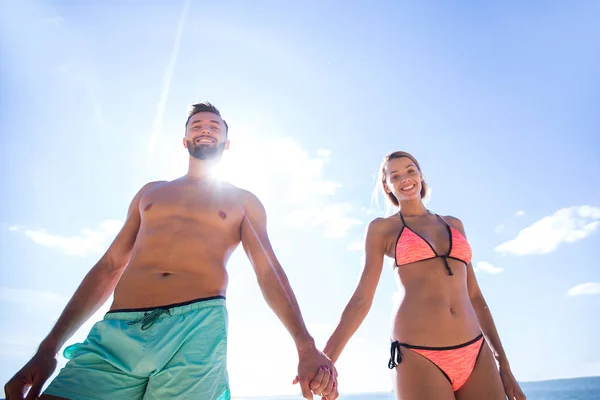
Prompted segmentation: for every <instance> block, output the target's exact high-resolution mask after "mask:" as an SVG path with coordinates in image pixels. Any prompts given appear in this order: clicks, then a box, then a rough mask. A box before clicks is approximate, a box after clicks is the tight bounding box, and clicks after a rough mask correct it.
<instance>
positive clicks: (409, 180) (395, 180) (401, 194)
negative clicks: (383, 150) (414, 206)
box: [385, 157, 423, 202]
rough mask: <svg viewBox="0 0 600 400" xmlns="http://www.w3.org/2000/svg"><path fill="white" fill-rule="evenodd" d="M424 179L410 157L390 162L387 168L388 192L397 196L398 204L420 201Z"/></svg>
mask: <svg viewBox="0 0 600 400" xmlns="http://www.w3.org/2000/svg"><path fill="white" fill-rule="evenodd" d="M422 181H423V177H422V175H421V172H420V171H419V169H418V168H417V166H416V165H415V163H414V162H413V161H412V160H411V159H410V158H408V157H400V158H394V159H392V160H389V161H388V163H387V165H386V168H385V183H386V185H385V186H386V191H387V192H388V193H392V194H393V195H394V196H396V199H397V200H398V202H401V201H406V200H415V199H417V200H420V199H421V187H422V184H423V183H422Z"/></svg>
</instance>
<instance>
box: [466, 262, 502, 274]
mask: <svg viewBox="0 0 600 400" xmlns="http://www.w3.org/2000/svg"><path fill="white" fill-rule="evenodd" d="M473 270H474V271H475V272H487V273H488V274H492V275H494V274H499V273H500V272H502V271H504V268H500V267H495V266H493V265H492V264H490V263H489V262H487V261H479V262H477V264H476V265H475V267H474V268H473Z"/></svg>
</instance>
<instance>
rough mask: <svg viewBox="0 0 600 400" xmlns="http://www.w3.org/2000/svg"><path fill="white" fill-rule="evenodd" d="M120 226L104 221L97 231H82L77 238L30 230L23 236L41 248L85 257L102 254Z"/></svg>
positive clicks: (110, 221)
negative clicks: (55, 249)
mask: <svg viewBox="0 0 600 400" xmlns="http://www.w3.org/2000/svg"><path fill="white" fill-rule="evenodd" d="M122 226H123V223H122V222H121V221H116V220H105V221H102V222H101V223H100V227H99V229H89V228H86V229H83V230H82V231H81V235H79V236H59V235H53V234H50V233H48V232H45V231H43V230H30V229H27V230H25V235H27V236H28V237H29V238H31V240H33V241H34V242H35V243H38V244H41V245H42V246H45V247H50V248H57V249H60V250H62V251H64V252H65V253H66V254H68V255H71V256H81V257H85V256H87V255H88V254H90V253H94V254H101V253H103V252H104V251H105V250H106V248H107V247H108V244H109V243H108V242H109V240H112V239H113V238H114V236H115V235H116V234H117V233H118V232H119V230H120V229H121V227H122Z"/></svg>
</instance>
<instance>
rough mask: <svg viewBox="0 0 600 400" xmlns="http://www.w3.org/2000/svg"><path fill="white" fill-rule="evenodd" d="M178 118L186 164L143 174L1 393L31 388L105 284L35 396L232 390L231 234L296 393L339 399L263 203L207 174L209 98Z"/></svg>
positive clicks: (213, 139)
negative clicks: (102, 310)
mask: <svg viewBox="0 0 600 400" xmlns="http://www.w3.org/2000/svg"><path fill="white" fill-rule="evenodd" d="M185 126H186V135H185V138H184V139H183V145H184V147H185V148H187V150H188V152H189V154H190V158H189V169H188V173H187V174H186V175H185V176H183V177H181V178H179V179H176V180H174V181H170V182H152V183H148V184H146V185H145V186H144V187H142V188H141V189H140V191H139V192H138V193H137V194H136V196H135V197H134V199H133V201H132V202H131V205H130V207H129V212H128V214H127V219H126V221H125V223H124V225H123V228H122V229H121V231H120V232H119V233H118V234H117V236H116V237H115V239H114V241H113V242H112V244H111V245H110V247H109V248H108V250H107V251H106V253H105V254H104V255H103V256H102V257H101V258H100V260H99V261H98V263H97V264H96V265H95V266H94V267H93V268H92V269H91V270H90V272H89V273H88V274H87V275H86V277H85V278H84V280H83V282H82V283H81V285H80V286H79V288H78V289H77V290H76V291H75V293H74V295H73V297H72V298H71V300H70V301H69V303H68V304H67V306H66V308H65V310H64V311H63V313H62V315H61V316H60V318H59V319H58V321H57V322H56V325H55V326H54V328H53V329H52V330H51V332H50V333H49V335H48V336H47V337H46V338H45V339H44V340H43V341H42V343H41V345H40V346H39V349H38V351H37V352H36V354H35V355H34V356H33V358H32V359H31V360H30V361H29V362H28V363H27V364H26V365H25V366H24V367H23V368H22V369H21V370H20V371H19V372H17V373H16V374H15V376H14V377H13V378H12V379H11V380H10V381H9V382H8V383H7V384H6V387H5V391H6V396H7V400H17V399H19V400H21V399H24V398H25V399H27V400H30V399H34V398H36V397H37V396H39V394H40V391H41V389H42V387H43V385H44V383H45V382H46V380H47V379H48V378H49V377H50V376H51V375H52V373H53V372H54V370H55V369H56V365H57V361H56V354H57V353H58V351H59V349H61V348H62V346H63V345H64V344H65V343H66V341H67V340H68V339H69V338H70V337H71V336H72V335H73V334H74V333H75V332H76V331H77V329H78V328H79V327H80V326H81V325H82V324H83V323H84V322H85V321H86V320H87V319H88V318H90V316H91V315H92V314H93V313H94V312H95V311H96V310H98V308H99V307H100V306H101V305H102V304H104V303H105V302H106V301H107V300H108V298H109V296H110V295H111V293H113V291H114V299H113V303H112V305H111V307H110V311H109V312H108V313H107V314H106V315H105V317H104V319H103V320H102V321H99V322H98V323H96V324H95V325H94V327H93V328H92V330H91V331H90V333H89V335H88V337H87V339H86V340H85V342H84V343H78V344H75V345H72V346H69V347H67V348H66V349H65V352H64V354H65V357H66V358H68V359H69V362H68V363H67V365H66V366H65V368H63V369H62V370H61V371H60V373H59V374H58V376H57V377H56V379H54V381H53V382H52V383H51V384H50V385H49V387H48V388H47V389H46V390H45V392H44V394H43V395H42V396H41V397H40V399H102V400H104V399H111V400H118V399H127V400H135V399H140V400H141V399H142V398H143V399H144V400H154V399H156V400H166V399H193V400H227V399H230V392H229V379H228V373H227V365H226V363H227V309H226V305H225V294H226V288H227V282H228V276H227V270H226V264H227V261H228V259H229V257H230V256H231V254H232V253H233V251H234V250H235V249H236V248H237V246H238V244H239V243H240V242H241V243H242V246H243V248H244V251H245V252H246V254H247V256H248V258H249V260H250V262H251V264H252V266H253V268H254V270H255V272H256V276H257V280H258V283H259V285H260V288H261V290H262V292H263V295H264V297H265V299H266V301H267V303H268V304H269V306H270V307H271V308H272V309H273V311H274V312H275V314H276V315H277V316H278V317H279V319H280V320H281V321H282V323H283V324H284V325H285V327H286V328H287V330H288V331H289V333H290V334H291V336H292V338H293V340H294V342H295V344H296V347H297V350H298V357H299V364H298V376H299V378H300V383H301V388H302V394H303V397H304V398H306V399H312V398H313V397H312V393H311V390H312V391H313V392H314V393H319V394H321V393H325V394H328V395H329V396H328V397H327V399H328V400H332V399H336V398H337V397H338V393H337V382H336V381H337V379H336V372H335V368H334V366H333V364H332V362H331V360H329V358H327V357H326V356H325V355H324V354H323V353H321V352H320V351H318V350H317V349H316V347H315V343H314V340H313V338H312V337H311V336H310V334H309V333H308V331H307V329H306V326H305V325H304V322H303V319H302V315H301V313H300V309H299V307H298V304H297V302H296V299H295V296H294V293H293V292H292V289H291V287H290V285H289V283H288V280H287V277H286V275H285V273H284V271H283V269H282V267H281V265H280V264H279V262H278V261H277V258H276V256H275V254H274V252H273V249H272V248H271V244H270V241H269V237H268V234H267V228H266V226H267V222H266V214H265V210H264V208H263V206H262V204H261V203H260V201H259V200H258V199H257V198H256V197H255V196H254V195H253V194H252V193H250V192H248V191H245V190H241V189H239V188H236V187H234V186H232V185H230V184H227V183H224V182H219V181H217V180H215V179H213V178H211V176H210V169H211V167H213V166H214V165H215V164H216V163H217V162H218V161H219V159H220V158H221V154H222V153H223V151H224V150H225V149H227V148H228V146H229V141H228V139H227V131H228V126H227V123H226V122H225V121H224V120H223V119H222V118H221V115H220V113H219V111H218V110H217V109H216V108H215V107H214V106H213V105H211V104H210V103H200V104H195V105H193V106H192V107H191V108H190V111H189V117H188V120H187V121H186V125H185ZM248 345H251V344H248ZM246 361H248V360H243V362H246ZM265 378H266V379H267V380H268V371H265ZM28 388H30V390H29V392H28V393H27V395H26V396H25V392H26V390H27V389H28Z"/></svg>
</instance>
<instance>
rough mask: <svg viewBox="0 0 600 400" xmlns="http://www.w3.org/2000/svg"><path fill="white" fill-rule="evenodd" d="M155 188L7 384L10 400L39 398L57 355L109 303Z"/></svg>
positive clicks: (134, 205) (135, 204) (131, 209)
mask: <svg viewBox="0 0 600 400" xmlns="http://www.w3.org/2000/svg"><path fill="white" fill-rule="evenodd" d="M151 185H153V183H149V184H147V185H145V186H144V187H143V188H142V189H141V190H140V191H139V192H138V193H137V194H136V195H135V197H134V198H133V200H132V202H131V204H130V206H129V211H128V213H127V219H126V220H125V223H124V224H123V227H122V228H121V231H120V232H119V233H118V234H117V236H116V237H115V239H114V240H113V242H112V244H111V245H110V246H109V248H108V250H107V251H106V253H105V254H104V255H103V256H102V257H101V258H100V260H99V261H98V262H97V263H96V265H94V267H92V269H91V270H90V272H88V273H87V275H86V276H85V278H84V279H83V281H82V282H81V284H80V285H79V287H78V288H77V290H76V291H75V293H74V294H73V296H72V297H71V300H69V303H68V304H67V306H66V307H65V309H64V311H63V312H62V314H61V316H60V317H59V318H58V321H57V322H56V324H55V325H54V328H52V330H51V331H50V333H49V334H48V336H47V337H46V338H45V339H44V340H43V341H42V343H41V344H40V347H39V348H38V351H37V352H36V353H35V354H34V355H33V357H32V358H31V360H29V362H28V363H27V364H25V366H24V367H23V368H21V370H20V371H18V372H17V373H16V374H15V375H14V376H13V377H12V378H11V379H10V381H8V383H7V384H6V386H5V387H4V390H5V392H6V398H7V400H20V399H23V398H24V396H25V395H24V393H25V392H26V390H27V388H30V389H29V392H28V393H27V397H26V398H27V400H31V399H34V398H37V396H39V394H40V392H41V390H42V387H43V386H44V383H45V382H46V380H47V379H48V378H49V377H50V376H51V375H52V372H53V371H54V370H55V369H56V364H57V361H56V353H58V351H59V350H60V348H61V347H62V346H63V345H64V344H65V343H66V341H67V340H69V338H70V337H71V336H72V335H73V334H74V333H75V331H77V329H79V328H80V327H81V325H83V323H84V322H85V321H86V320H87V319H88V318H89V317H90V316H91V315H92V314H93V313H94V312H96V311H97V310H98V309H99V308H100V306H101V305H102V304H104V303H105V302H106V300H108V298H109V296H110V295H111V293H112V292H113V290H114V289H115V286H116V285H117V282H118V281H119V278H120V277H121V275H122V274H123V271H124V270H125V267H126V266H127V264H128V263H129V257H130V255H131V250H132V248H133V245H134V243H135V239H136V237H137V233H138V230H139V227H140V213H139V204H140V198H141V197H142V195H143V193H144V192H145V191H146V189H148V187H150V186H151Z"/></svg>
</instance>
